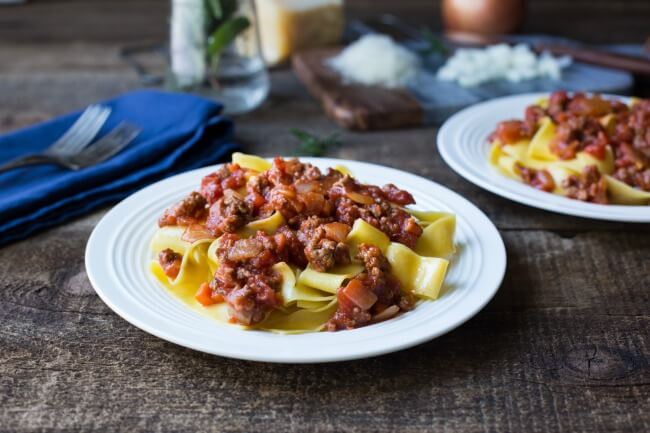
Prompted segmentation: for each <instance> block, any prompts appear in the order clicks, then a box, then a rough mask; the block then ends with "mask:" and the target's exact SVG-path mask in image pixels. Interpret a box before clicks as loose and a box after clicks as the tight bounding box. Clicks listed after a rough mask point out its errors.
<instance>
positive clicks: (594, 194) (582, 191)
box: [562, 165, 608, 204]
mask: <svg viewBox="0 0 650 433" xmlns="http://www.w3.org/2000/svg"><path fill="white" fill-rule="evenodd" d="M562 187H563V188H564V190H565V191H566V195H567V197H570V198H574V199H577V200H582V201H587V202H591V203H600V204H607V202H608V201H607V181H606V180H605V178H604V177H603V176H601V174H600V172H599V171H598V168H597V167H596V166H595V165H589V166H587V167H585V168H584V169H583V170H582V173H580V175H579V176H576V175H573V176H569V177H567V178H566V179H564V181H563V182H562Z"/></svg>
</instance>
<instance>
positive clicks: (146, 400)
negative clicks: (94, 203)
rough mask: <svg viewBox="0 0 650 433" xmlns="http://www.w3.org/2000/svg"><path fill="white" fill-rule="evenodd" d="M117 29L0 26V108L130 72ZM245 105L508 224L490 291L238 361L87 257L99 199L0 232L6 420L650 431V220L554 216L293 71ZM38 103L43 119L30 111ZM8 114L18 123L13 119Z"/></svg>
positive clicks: (254, 118)
mask: <svg viewBox="0 0 650 433" xmlns="http://www.w3.org/2000/svg"><path fill="white" fill-rule="evenodd" d="M116 53H117V47H116V45H114V44H86V45H77V46H70V45H68V44H60V45H51V46H49V47H48V50H42V49H41V48H40V47H39V46H38V45H22V46H17V45H14V44H6V43H5V44H0V58H6V57H4V56H6V55H12V56H13V58H15V59H16V60H15V61H14V62H12V65H7V64H6V63H4V62H0V95H2V98H3V99H2V104H0V124H2V121H3V119H7V118H10V117H11V119H13V120H12V122H14V123H11V125H14V126H16V125H17V124H18V123H21V124H26V123H29V122H31V121H33V120H34V119H35V117H34V116H49V115H54V114H59V113H63V112H65V111H68V110H70V109H73V108H78V107H81V106H83V105H85V104H88V103H90V102H94V101H96V100H98V99H101V98H105V97H109V96H113V95H115V94H116V93H119V92H122V91H125V90H128V89H132V88H136V87H138V83H137V80H136V77H135V76H134V74H133V73H132V72H131V71H130V70H128V69H127V68H125V67H124V66H123V65H122V64H121V63H120V61H119V58H118V57H117V54H116ZM272 84H273V88H272V92H271V95H270V98H269V100H268V101H267V103H265V104H264V106H263V107H262V108H261V109H259V110H258V111H255V112H254V113H251V114H248V115H245V116H240V117H238V118H237V119H236V123H237V137H238V139H239V140H240V141H241V142H242V143H243V145H244V147H245V149H246V150H247V151H249V152H255V153H259V154H262V155H266V156H271V155H276V154H284V155H287V154H292V153H294V152H295V150H296V147H295V146H296V142H295V141H294V140H293V139H292V138H291V135H290V133H289V131H288V129H289V128H291V127H301V128H303V129H306V130H309V131H311V132H315V133H330V132H333V131H340V132H341V135H342V138H343V142H344V144H343V146H341V147H340V148H336V149H331V150H330V151H329V152H328V155H327V156H332V157H339V158H349V159H355V160H364V161H370V162H376V163H380V164H384V165H388V166H392V167H396V168H400V169H403V170H407V171H411V172H413V173H416V174H419V175H421V176H424V177H426V178H429V179H432V180H434V181H437V182H439V183H442V184H444V185H446V186H448V187H450V188H452V189H454V190H455V191H457V192H459V193H461V194H463V195H464V196H466V197H467V198H468V199H470V200H471V201H473V202H474V203H476V204H477V205H478V206H479V207H480V208H481V209H482V210H483V211H484V212H486V213H487V215H488V216H489V217H490V218H491V219H492V220H493V221H494V222H495V223H496V225H497V226H498V228H499V229H500V232H501V234H502V236H503V238H504V241H505V244H506V249H507V252H508V270H507V274H506V278H505V281H504V283H503V285H502V287H501V288H500V290H499V292H498V293H497V295H496V297H495V298H494V299H493V301H492V302H490V304H488V306H487V307H486V308H485V309H484V310H483V311H482V312H480V313H479V314H478V315H477V316H476V317H475V318H473V319H472V320H470V321H469V322H467V323H466V324H464V325H463V326H462V327H460V328H458V329H456V330H454V331H452V332H451V333H449V334H447V335H445V336H442V337H440V338H438V339H435V340H433V341H431V342H429V343H426V344H423V345H420V346H418V347H415V348H412V349H409V350H405V351H402V352H398V353H394V354H391V355H386V356H381V357H377V358H372V359H367V360H360V361H351V362H343V363H337V364H326V365H271V364H263V363H255V362H244V361H236V360H229V359H225V358H220V357H216V356H211V355H206V354H201V353H198V352H194V351H192V350H189V349H184V348H181V347H178V346H176V345H173V344H171V343H167V342H165V341H162V340H160V339H157V338H155V337H153V336H150V335H148V334H146V333H145V332H143V331H140V330H139V329H137V328H135V327H134V326H132V325H130V324H128V323H127V322H126V321H124V320H123V319H121V318H120V317H118V316H117V315H115V314H114V313H113V312H112V311H111V310H110V309H109V308H108V307H107V306H106V305H105V304H104V303H103V302H102V301H101V300H100V299H99V298H98V297H97V295H96V294H95V293H94V291H93V289H92V287H91V286H90V283H89V281H88V279H87V277H86V274H85V271H84V263H83V257H84V248H85V244H86V241H87V239H88V236H89V234H90V232H91V230H92V228H93V227H94V225H95V224H96V223H97V221H98V220H99V218H101V216H102V215H103V213H104V212H105V210H102V211H99V212H96V213H94V214H92V215H89V216H87V217H85V218H81V219H78V220H76V221H72V222H71V223H69V224H67V225H65V226H61V227H58V228H55V229H52V230H49V231H47V232H45V233H42V234H41V235H39V236H38V237H35V238H33V239H31V240H28V241H23V242H19V243H15V244H12V245H9V246H7V247H4V248H2V249H0V348H1V350H0V432H20V433H27V432H60V431H66V432H67V431H87V432H91V431H92V432H102V433H104V432H123V431H129V432H147V433H149V432H185V431H187V432H196V431H205V432H213V431H214V432H241V433H256V432H269V431H281V432H290V433H294V432H295V433H304V432H359V433H365V432H368V433H370V432H381V433H392V432H397V431H399V432H406V433H415V432H427V431H436V432H443V433H446V432H471V433H473V432H477V433H479V432H481V433H482V432H485V433H487V432H490V433H491V432H514V433H518V432H527V433H528V432H531V433H536V432H545V433H546V432H548V433H556V432H588V433H592V432H602V433H610V432H630V433H639V432H643V431H649V430H650V380H649V378H650V333H649V332H648V329H650V287H649V286H650V281H649V280H648V278H647V275H648V274H650V264H649V262H648V257H649V254H650V250H649V249H648V248H649V247H648V245H650V227H648V225H647V224H646V225H640V224H617V223H607V222H599V221H593V220H586V219H580V218H574V217H568V216H563V215H556V214H552V213H549V212H544V211H540V210H536V209H531V208H528V207H525V206H522V205H518V204H515V203H512V202H509V201H507V200H505V199H501V198H499V197H496V196H494V195H492V194H490V193H487V192H484V191H482V190H480V189H479V188H477V187H475V186H473V185H472V184H469V183H468V182H466V181H464V180H463V179H461V178H460V177H458V176H457V175H456V174H454V173H453V172H452V171H451V170H450V169H449V168H448V167H447V166H446V165H445V164H444V162H443V161H442V160H441V159H440V157H439V155H438V154H437V152H436V150H435V139H436V130H435V129H434V128H424V129H405V130H396V131H389V132H369V133H357V132H349V131H342V130H340V129H339V127H338V126H337V125H336V124H335V123H334V122H332V121H331V120H329V119H327V118H326V117H325V116H323V114H322V111H321V108H320V107H319V106H318V104H317V103H316V102H315V101H314V100H313V98H312V97H311V96H310V95H309V94H308V93H307V91H306V90H305V89H304V88H303V87H302V86H301V85H300V84H299V83H298V81H297V80H296V79H295V77H294V76H293V75H292V73H291V72H290V71H287V70H279V71H275V72H273V74H272ZM36 118H37V117H36ZM10 127H11V126H7V128H10Z"/></svg>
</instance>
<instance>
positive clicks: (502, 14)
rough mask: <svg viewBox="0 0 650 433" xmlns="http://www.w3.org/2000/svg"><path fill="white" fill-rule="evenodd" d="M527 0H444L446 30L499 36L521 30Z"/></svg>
mask: <svg viewBox="0 0 650 433" xmlns="http://www.w3.org/2000/svg"><path fill="white" fill-rule="evenodd" d="M525 6H526V2H525V0H443V2H442V19H443V24H444V27H445V31H448V32H463V33H477V34H482V35H496V34H503V33H511V32H513V31H515V30H518V29H519V28H520V27H521V25H522V24H523V21H524V15H525V9H526V7H525Z"/></svg>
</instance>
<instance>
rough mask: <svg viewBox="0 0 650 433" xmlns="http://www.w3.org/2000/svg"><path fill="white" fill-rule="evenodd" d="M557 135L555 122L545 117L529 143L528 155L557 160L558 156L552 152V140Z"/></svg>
mask: <svg viewBox="0 0 650 433" xmlns="http://www.w3.org/2000/svg"><path fill="white" fill-rule="evenodd" d="M553 137H555V124H554V123H553V121H552V120H551V119H550V118H548V117H544V118H543V119H542V120H541V121H540V125H539V129H538V130H537V132H536V133H535V135H534V136H533V138H532V139H531V140H530V144H528V157H529V158H532V159H541V160H545V161H557V160H558V157H557V155H555V154H554V153H553V152H551V146H550V145H551V141H552V140H553Z"/></svg>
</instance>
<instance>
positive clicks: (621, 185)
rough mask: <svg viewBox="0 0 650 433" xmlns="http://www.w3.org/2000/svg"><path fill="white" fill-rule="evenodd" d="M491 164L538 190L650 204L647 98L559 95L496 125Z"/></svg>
mask: <svg viewBox="0 0 650 433" xmlns="http://www.w3.org/2000/svg"><path fill="white" fill-rule="evenodd" d="M489 141H490V142H491V144H492V150H491V152H490V162H491V163H492V164H493V165H494V166H495V167H497V168H498V169H499V170H500V171H501V172H502V173H503V174H505V175H506V176H509V177H513V178H516V179H519V180H521V181H523V182H524V183H527V184H529V185H531V186H533V187H534V188H537V189H540V190H542V191H546V192H553V193H556V194H560V195H564V196H567V197H570V198H573V199H577V200H582V201H586V202H592V203H599V204H608V203H614V204H631V205H632V204H634V205H639V204H648V203H649V202H650V100H633V101H632V102H631V103H630V104H625V103H623V102H621V101H617V100H610V99H604V98H602V97H600V96H599V95H586V94H583V93H574V94H573V95H569V94H568V93H566V92H563V91H560V92H555V93H552V94H551V95H550V96H549V98H547V99H543V100H541V101H539V102H538V103H537V104H534V105H531V106H529V107H527V108H526V110H525V113H524V118H523V119H522V120H506V121H503V122H500V123H499V124H497V126H496V129H495V130H494V132H493V133H492V134H491V135H490V137H489Z"/></svg>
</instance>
